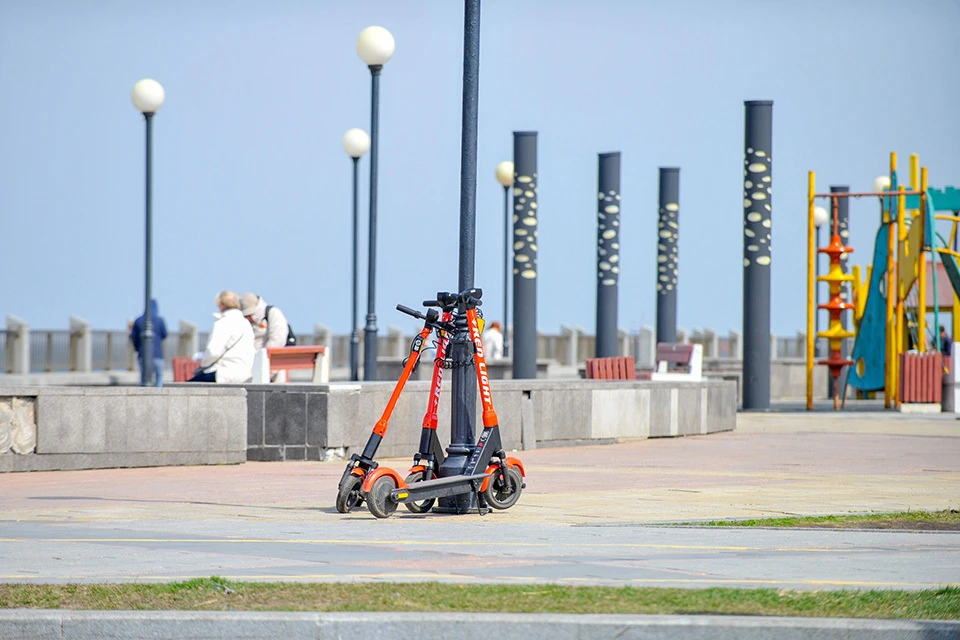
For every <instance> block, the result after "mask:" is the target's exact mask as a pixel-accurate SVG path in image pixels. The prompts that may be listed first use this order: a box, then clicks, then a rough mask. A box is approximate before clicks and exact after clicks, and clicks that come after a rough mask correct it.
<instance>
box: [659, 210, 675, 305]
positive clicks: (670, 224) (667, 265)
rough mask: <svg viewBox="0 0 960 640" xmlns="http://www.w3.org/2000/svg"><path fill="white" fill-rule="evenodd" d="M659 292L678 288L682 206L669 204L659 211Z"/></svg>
mask: <svg viewBox="0 0 960 640" xmlns="http://www.w3.org/2000/svg"><path fill="white" fill-rule="evenodd" d="M658 212H659V214H660V217H659V220H658V221H657V235H658V236H659V239H660V240H659V242H658V243H657V291H673V290H674V289H675V288H676V286H677V276H678V275H679V269H680V258H679V253H678V247H679V244H678V242H677V240H678V236H679V233H680V205H679V204H677V203H676V202H668V203H667V204H666V205H664V206H662V207H660V208H659V209H658Z"/></svg>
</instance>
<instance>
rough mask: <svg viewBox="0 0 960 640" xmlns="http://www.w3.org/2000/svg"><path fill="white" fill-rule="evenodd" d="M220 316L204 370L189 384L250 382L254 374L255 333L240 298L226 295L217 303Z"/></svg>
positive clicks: (205, 354) (216, 315) (222, 295)
mask: <svg viewBox="0 0 960 640" xmlns="http://www.w3.org/2000/svg"><path fill="white" fill-rule="evenodd" d="M215 302H216V304H217V308H218V309H219V310H220V312H219V313H215V314H213V316H214V317H215V318H216V322H214V323H213V329H211V330H210V337H209V338H208V339H207V348H206V349H205V350H204V352H203V358H202V359H201V360H200V368H199V370H198V372H197V373H196V374H194V376H193V377H192V378H190V379H189V380H187V382H220V383H242V382H249V381H250V378H251V374H252V372H253V354H254V349H253V329H252V328H251V327H250V323H249V322H247V320H246V319H245V318H244V317H243V314H242V313H240V298H239V297H238V296H237V294H236V293H234V292H233V291H222V292H221V293H220V295H218V296H217V297H216V299H215Z"/></svg>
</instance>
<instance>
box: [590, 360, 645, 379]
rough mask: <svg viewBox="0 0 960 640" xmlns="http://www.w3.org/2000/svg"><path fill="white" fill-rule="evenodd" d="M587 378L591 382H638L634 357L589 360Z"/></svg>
mask: <svg viewBox="0 0 960 640" xmlns="http://www.w3.org/2000/svg"><path fill="white" fill-rule="evenodd" d="M587 378H589V379H591V380H636V379H637V366H636V361H635V360H634V359H633V356H624V357H612V358H589V359H587Z"/></svg>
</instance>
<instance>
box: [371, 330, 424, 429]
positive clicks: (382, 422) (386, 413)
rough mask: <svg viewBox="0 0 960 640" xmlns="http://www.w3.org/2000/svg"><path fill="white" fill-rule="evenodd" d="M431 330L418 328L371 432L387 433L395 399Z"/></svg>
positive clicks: (395, 402)
mask: <svg viewBox="0 0 960 640" xmlns="http://www.w3.org/2000/svg"><path fill="white" fill-rule="evenodd" d="M432 331H433V330H432V329H431V328H430V327H424V328H423V329H421V330H420V333H419V335H417V337H416V338H414V345H413V348H411V349H410V357H409V358H407V364H406V366H405V367H404V368H403V373H401V374H400V379H399V380H397V384H396V386H395V387H394V388H393V393H392V394H391V395H390V401H389V402H387V406H386V408H384V410H383V414H382V415H381V416H380V419H379V420H377V424H376V425H374V427H373V432H374V433H375V434H377V435H378V436H380V437H381V438H382V437H383V436H384V434H386V433H387V425H388V424H389V422H390V416H391V415H392V414H393V410H394V408H395V407H396V406H397V401H398V400H399V399H400V392H401V391H403V387H404V385H406V384H407V380H409V379H410V374H412V373H413V368H414V367H415V366H417V363H418V362H419V361H420V352H421V351H422V350H423V343H424V342H425V341H426V339H427V338H429V337H430V333H431V332H432Z"/></svg>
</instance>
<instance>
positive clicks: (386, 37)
mask: <svg viewBox="0 0 960 640" xmlns="http://www.w3.org/2000/svg"><path fill="white" fill-rule="evenodd" d="M395 48H396V43H395V42H394V41H393V35H391V33H390V32H389V31H387V30H386V29H384V28H383V27H378V26H373V27H367V28H366V29H364V30H363V31H361V32H360V36H359V37H358V38H357V55H358V56H360V59H361V60H363V62H364V64H366V65H367V66H368V67H381V66H383V65H384V64H386V63H387V61H388V60H390V58H392V57H393V51H394V49H395Z"/></svg>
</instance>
